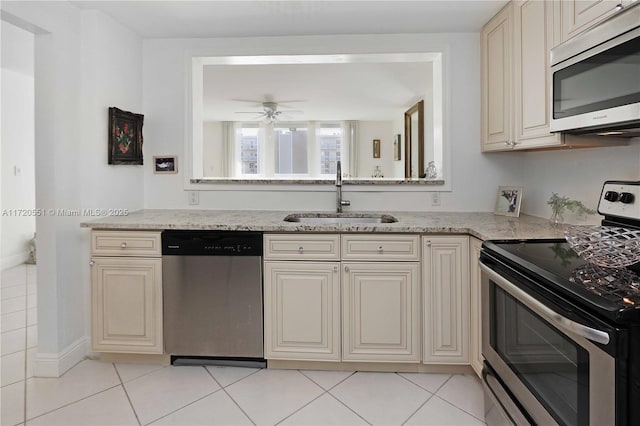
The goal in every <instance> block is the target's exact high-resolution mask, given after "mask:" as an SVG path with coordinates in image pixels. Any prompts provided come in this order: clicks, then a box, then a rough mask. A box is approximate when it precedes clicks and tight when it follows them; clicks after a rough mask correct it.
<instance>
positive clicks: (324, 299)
mask: <svg viewBox="0 0 640 426" xmlns="http://www.w3.org/2000/svg"><path fill="white" fill-rule="evenodd" d="M339 267H340V263H339V262H305V261H298V262H270V261H266V262H265V263H264V313H265V357H266V358H267V359H269V358H271V359H289V360H317V361H340V273H339Z"/></svg>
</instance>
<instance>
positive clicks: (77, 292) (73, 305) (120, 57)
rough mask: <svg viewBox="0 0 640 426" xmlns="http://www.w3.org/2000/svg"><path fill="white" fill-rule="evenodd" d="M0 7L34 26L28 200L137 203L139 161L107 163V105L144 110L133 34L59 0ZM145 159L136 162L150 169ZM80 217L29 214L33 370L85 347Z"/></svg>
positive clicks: (64, 360)
mask: <svg viewBox="0 0 640 426" xmlns="http://www.w3.org/2000/svg"><path fill="white" fill-rule="evenodd" d="M1 7H2V9H3V18H5V19H9V20H11V21H13V22H21V23H23V24H24V25H25V27H29V28H31V29H33V30H34V31H36V32H37V33H38V34H37V35H36V37H35V94H36V97H35V123H36V125H35V157H36V170H37V174H36V206H37V207H38V208H43V209H47V210H48V209H68V210H76V211H81V209H82V208H83V207H91V208H97V207H114V208H115V207H122V208H129V209H132V210H133V209H138V208H140V207H142V205H143V203H142V199H143V183H142V180H143V173H142V171H141V169H142V167H140V166H118V167H115V166H111V167H109V166H106V158H107V130H106V129H107V121H108V120H107V108H108V107H109V106H111V105H114V104H115V106H119V107H121V108H122V109H127V108H130V109H134V110H135V109H138V111H137V112H144V111H140V110H139V109H140V106H141V103H142V102H141V100H142V91H141V60H140V55H141V41H140V39H139V38H138V37H137V36H136V35H135V34H134V33H133V32H132V31H131V30H128V29H126V28H123V27H121V26H120V25H118V24H116V23H115V22H114V21H113V20H112V19H111V18H108V17H107V16H105V15H102V14H100V13H97V12H81V11H80V10H79V9H78V8H76V7H75V6H73V5H71V4H70V3H67V2H2V4H1ZM145 155H148V153H147V152H146V150H145ZM149 160H150V157H148V156H147V164H146V165H145V167H151V166H150V161H149ZM89 219H91V218H90V217H76V216H74V217H69V216H55V215H46V216H44V217H39V218H38V219H37V221H36V227H37V233H38V266H37V268H38V355H37V357H36V374H40V375H57V374H61V373H62V372H64V371H65V369H67V368H69V367H71V366H72V365H73V363H75V362H77V360H79V359H80V358H81V357H82V356H84V355H85V354H86V350H87V347H86V338H87V333H88V321H87V318H88V309H89V306H88V301H89V298H88V295H89V291H90V286H89V270H88V266H87V264H88V260H89V251H88V231H87V230H84V229H81V228H80V226H79V224H80V222H81V221H85V220H89ZM78 357H80V358H78Z"/></svg>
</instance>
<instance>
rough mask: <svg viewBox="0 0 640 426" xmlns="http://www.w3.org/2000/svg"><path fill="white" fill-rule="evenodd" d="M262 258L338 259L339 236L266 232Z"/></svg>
mask: <svg viewBox="0 0 640 426" xmlns="http://www.w3.org/2000/svg"><path fill="white" fill-rule="evenodd" d="M264 258H265V260H340V236H339V235H333V234H327V235H320V234H317V235H314V234H306V235H300V234H297V235H288V234H287V235H283V234H273V235H269V234H266V235H265V236H264Z"/></svg>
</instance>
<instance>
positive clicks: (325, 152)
mask: <svg viewBox="0 0 640 426" xmlns="http://www.w3.org/2000/svg"><path fill="white" fill-rule="evenodd" d="M316 140H317V142H318V146H319V147H320V174H321V175H331V176H335V174H336V170H337V168H338V167H337V162H338V161H341V159H342V155H341V154H342V147H343V145H344V143H343V130H342V127H340V126H339V125H338V124H328V125H326V126H322V125H321V126H320V127H319V128H318V129H317V130H316Z"/></svg>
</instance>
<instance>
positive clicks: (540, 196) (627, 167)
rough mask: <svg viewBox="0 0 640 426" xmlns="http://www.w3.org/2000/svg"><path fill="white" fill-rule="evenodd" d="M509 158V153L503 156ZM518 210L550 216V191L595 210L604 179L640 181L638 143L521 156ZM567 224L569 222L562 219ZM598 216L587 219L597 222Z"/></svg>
mask: <svg viewBox="0 0 640 426" xmlns="http://www.w3.org/2000/svg"><path fill="white" fill-rule="evenodd" d="M504 155H509V154H504ZM524 156H525V157H524V161H523V163H522V173H523V176H522V181H523V182H524V198H523V199H522V206H521V211H522V212H525V213H528V214H532V215H534V216H540V217H550V216H551V208H550V207H549V206H548V205H547V204H546V203H547V200H548V199H549V197H550V196H551V193H552V192H557V193H558V194H559V195H561V196H567V197H569V198H573V199H576V200H580V201H582V202H583V203H584V204H585V205H586V206H587V207H590V208H593V209H595V208H596V207H597V205H598V198H599V197H600V192H601V191H602V184H603V183H604V181H605V180H632V181H637V180H640V141H638V142H630V144H629V146H611V147H604V148H590V149H574V150H563V151H543V152H528V153H524ZM565 219H567V221H568V222H571V219H578V218H569V217H567V218H565ZM601 219H602V217H601V216H599V215H594V216H591V217H589V218H588V221H589V222H591V223H598V222H599V221H600V220H601Z"/></svg>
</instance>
